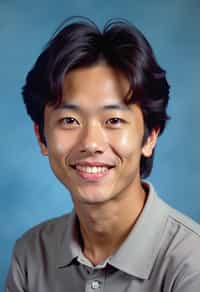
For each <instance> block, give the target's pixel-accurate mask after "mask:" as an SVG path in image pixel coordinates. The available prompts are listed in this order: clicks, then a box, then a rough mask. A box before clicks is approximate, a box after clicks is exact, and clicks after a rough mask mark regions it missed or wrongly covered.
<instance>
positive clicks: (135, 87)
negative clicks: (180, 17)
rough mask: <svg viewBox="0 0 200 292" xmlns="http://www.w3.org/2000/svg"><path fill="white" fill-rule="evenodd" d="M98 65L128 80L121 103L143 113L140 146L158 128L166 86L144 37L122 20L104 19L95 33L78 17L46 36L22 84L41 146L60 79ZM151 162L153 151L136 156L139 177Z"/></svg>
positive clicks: (164, 118) (60, 90) (166, 96)
mask: <svg viewBox="0 0 200 292" xmlns="http://www.w3.org/2000/svg"><path fill="white" fill-rule="evenodd" d="M101 63H104V64H107V65H108V66H109V67H110V68H113V69H114V70H117V71H118V72H120V73H121V74H122V75H123V76H124V77H125V79H126V80H127V81H128V85H129V86H128V88H127V92H125V94H124V96H123V101H124V103H125V104H126V105H131V104H137V105H138V106H139V108H140V109H141V111H142V114H143V120H144V135H143V141H142V145H144V144H145V142H146V141H147V139H148V137H149V135H150V134H151V133H152V131H157V132H159V134H161V133H162V132H163V130H164V128H165V125H166V121H167V119H168V116H167V112H166V107H167V104H168V99H169V85H168V83H167V80H166V78H165V71H164V70H163V69H162V68H161V67H160V66H159V65H158V63H157V62H156V60H155V57H154V54H153V51H152V49H151V47H150V45H149V43H148V41H147V40H146V39H145V37H144V36H143V35H142V34H141V32H139V31H138V30H137V29H136V28H135V27H134V26H133V25H131V24H129V23H127V22H125V21H118V22H115V21H113V22H112V21H111V22H108V23H107V24H106V25H105V27H104V29H103V31H100V30H99V29H98V28H97V27H96V25H95V24H93V23H91V22H89V21H86V20H81V21H79V22H73V23H70V24H68V25H66V26H65V27H64V28H63V29H62V30H60V31H59V32H58V33H57V34H56V35H55V36H54V37H53V38H52V39H51V40H50V42H49V43H48V45H47V47H46V48H45V49H44V51H43V52H42V53H41V55H40V56H39V58H38V60H37V62H36V63H35V65H34V67H33V69H32V70H31V71H30V72H29V74H28V76H27V79H26V84H25V86H24V87H23V97H24V102H25V104H26V107H27V111H28V113H29V115H30V116H31V118H32V120H33V121H34V123H35V124H36V125H38V127H39V134H40V140H41V142H42V143H44V145H46V142H47V141H46V137H45V134H44V112H45V111H44V110H45V108H46V106H47V105H51V106H55V107H59V105H60V104H61V103H62V99H63V85H64V80H65V77H66V76H67V75H68V74H69V73H70V72H72V71H73V70H75V69H81V68H89V67H92V66H95V65H97V64H101ZM66 91H67V88H66ZM46 146H47V145H46ZM152 162H153V153H152V155H151V156H150V157H145V156H144V155H142V156H141V161H140V175H141V176H142V177H143V178H144V177H147V176H148V175H149V174H150V172H151V169H152Z"/></svg>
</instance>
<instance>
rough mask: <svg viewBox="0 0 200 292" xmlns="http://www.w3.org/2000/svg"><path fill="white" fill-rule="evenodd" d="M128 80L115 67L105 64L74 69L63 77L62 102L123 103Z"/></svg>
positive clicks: (79, 103) (102, 104)
mask: <svg viewBox="0 0 200 292" xmlns="http://www.w3.org/2000/svg"><path fill="white" fill-rule="evenodd" d="M128 91H129V82H128V80H127V79H126V78H125V76H124V75H123V74H122V73H121V72H120V71H119V70H117V69H114V68H112V67H110V66H108V65H106V64H97V65H94V66H92V67H86V68H79V69H75V70H73V71H71V72H69V73H68V74H66V76H65V78H64V84H63V92H62V103H73V104H77V105H80V106H83V107H84V106H87V107H91V106H92V107H98V106H107V105H109V104H112V103H120V104H123V103H124V98H125V96H126V95H127V93H128Z"/></svg>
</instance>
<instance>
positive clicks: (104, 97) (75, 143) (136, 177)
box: [35, 63, 158, 264]
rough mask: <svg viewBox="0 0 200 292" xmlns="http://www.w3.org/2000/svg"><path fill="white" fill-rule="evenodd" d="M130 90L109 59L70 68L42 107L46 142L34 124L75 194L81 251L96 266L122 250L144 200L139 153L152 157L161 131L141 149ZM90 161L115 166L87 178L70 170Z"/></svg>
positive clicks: (51, 159) (141, 132)
mask: <svg viewBox="0 0 200 292" xmlns="http://www.w3.org/2000/svg"><path fill="white" fill-rule="evenodd" d="M128 89H129V84H128V81H127V80H126V78H125V77H124V76H123V75H122V74H121V73H120V72H119V71H116V70H115V69H113V68H111V67H110V66H108V65H106V64H102V63H100V64H96V65H94V66H92V67H87V68H79V69H76V70H73V71H71V72H70V73H68V74H67V75H66V77H65V80H64V85H63V98H62V104H61V105H60V106H59V107H58V108H55V107H53V106H49V105H47V106H46V107H45V113H44V114H45V116H44V121H45V122H44V134H45V138H46V142H47V145H45V144H43V143H42V142H41V140H40V137H39V131H38V126H37V125H35V133H36V136H37V138H38V142H39V144H40V148H41V152H42V154H43V155H47V156H48V158H49V162H50V165H51V168H52V170H53V172H54V173H55V175H56V177H57V178H58V179H59V180H60V181H61V182H62V183H63V184H64V185H65V186H66V187H67V188H68V189H69V190H70V192H71V196H72V200H73V202H74V207H75V210H76V213H77V215H78V218H79V221H80V228H81V234H82V237H83V252H84V254H85V256H86V257H88V259H90V260H91V262H92V263H93V264H97V263H99V262H101V261H102V260H104V259H105V258H106V257H107V256H109V255H111V254H112V253H113V252H114V251H115V250H116V249H117V248H118V247H119V245H120V244H121V243H122V242H123V240H124V239H125V238H126V236H127V235H128V233H129V231H130V229H131V228H132V227H133V225H134V223H135V222H136V220H137V218H138V216H139V214H140V212H141V210H142V208H143V206H144V204H145V200H146V193H145V191H144V189H143V187H142V185H141V181H140V171H139V164H140V158H141V155H142V154H143V155H145V156H150V155H151V154H152V150H153V148H154V146H155V144H156V140H157V136H158V131H156V130H155V131H153V132H152V133H151V135H150V136H149V137H148V139H147V142H146V144H145V145H143V146H142V139H143V135H144V122H143V116H142V112H141V110H140V108H139V106H138V105H136V104H132V105H128V106H127V105H125V103H124V102H123V98H124V96H125V95H126V93H127V92H128ZM88 163H90V164H97V163H101V164H106V165H107V166H109V167H112V168H111V169H107V170H106V171H105V172H104V174H103V175H102V173H101V174H100V176H98V175H89V177H88V175H87V174H85V172H84V171H81V172H80V171H78V170H77V169H75V168H73V167H74V165H79V164H82V165H88ZM72 166H73V167H72ZM113 230H116V232H115V234H113Z"/></svg>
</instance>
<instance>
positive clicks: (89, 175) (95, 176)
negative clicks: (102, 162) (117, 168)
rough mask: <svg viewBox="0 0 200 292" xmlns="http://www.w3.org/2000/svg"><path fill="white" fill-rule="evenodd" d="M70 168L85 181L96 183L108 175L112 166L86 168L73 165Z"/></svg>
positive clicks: (86, 166)
mask: <svg viewBox="0 0 200 292" xmlns="http://www.w3.org/2000/svg"><path fill="white" fill-rule="evenodd" d="M72 168H73V169H74V170H75V171H76V173H77V174H78V175H79V176H80V177H81V178H83V179H85V180H87V181H97V180H100V179H101V178H103V177H105V176H106V175H108V174H109V172H110V170H111V169H112V168H114V166H98V165H97V166H88V165H85V166H83V165H74V166H72Z"/></svg>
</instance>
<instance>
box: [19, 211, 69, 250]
mask: <svg viewBox="0 0 200 292" xmlns="http://www.w3.org/2000/svg"><path fill="white" fill-rule="evenodd" d="M70 216H71V213H68V214H64V215H62V216H59V217H55V218H51V219H48V220H45V221H43V222H41V223H39V224H37V225H35V226H33V227H32V228H30V229H29V230H27V231H26V232H24V233H23V234H22V235H21V236H20V238H18V239H17V245H21V246H24V245H29V246H33V245H34V243H36V244H37V243H38V242H46V243H48V242H51V244H52V243H53V242H54V241H56V240H59V239H60V238H62V236H63V234H65V232H66V230H67V228H68V224H69V218H70Z"/></svg>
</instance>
